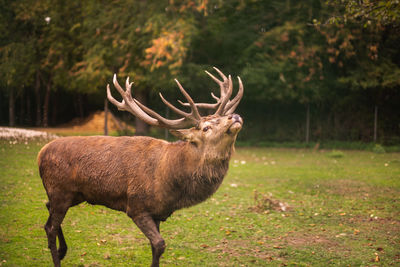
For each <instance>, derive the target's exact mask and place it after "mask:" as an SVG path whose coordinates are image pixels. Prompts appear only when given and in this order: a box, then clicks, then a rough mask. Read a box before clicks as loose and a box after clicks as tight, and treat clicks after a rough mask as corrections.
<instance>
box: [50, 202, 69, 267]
mask: <svg viewBox="0 0 400 267" xmlns="http://www.w3.org/2000/svg"><path fill="white" fill-rule="evenodd" d="M49 200H50V201H49V202H48V203H47V204H46V207H47V208H48V210H49V218H48V219H47V222H46V224H45V226H44V230H45V231H46V234H47V240H48V247H49V249H50V252H51V256H52V258H53V263H54V266H55V267H59V266H60V261H61V260H62V259H63V258H64V256H65V254H66V253H67V243H66V242H65V238H64V234H63V232H62V229H61V223H62V221H63V220H64V217H65V215H66V214H67V211H68V208H69V207H70V203H71V201H66V200H65V199H62V200H61V199H59V198H50V197H49ZM57 236H58V241H59V244H60V247H59V249H58V250H57Z"/></svg>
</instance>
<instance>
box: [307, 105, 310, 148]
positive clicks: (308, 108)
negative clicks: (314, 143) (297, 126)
mask: <svg viewBox="0 0 400 267" xmlns="http://www.w3.org/2000/svg"><path fill="white" fill-rule="evenodd" d="M309 141H310V103H307V113H306V143H307V144H308V142H309Z"/></svg>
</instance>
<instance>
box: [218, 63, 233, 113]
mask: <svg viewBox="0 0 400 267" xmlns="http://www.w3.org/2000/svg"><path fill="white" fill-rule="evenodd" d="M215 69H217V68H215ZM224 78H226V77H225V75H224ZM220 87H221V92H222V91H223V90H224V89H223V88H222V87H225V94H224V95H222V94H221V97H220V102H221V104H220V105H219V107H218V109H217V111H216V112H215V114H216V115H222V114H223V113H224V109H225V106H226V104H227V103H228V101H229V98H230V97H231V95H232V78H231V75H229V76H228V79H227V81H226V80H224V82H223V83H220ZM226 87H227V88H226Z"/></svg>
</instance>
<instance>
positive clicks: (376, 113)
mask: <svg viewBox="0 0 400 267" xmlns="http://www.w3.org/2000/svg"><path fill="white" fill-rule="evenodd" d="M377 137H378V106H375V116H374V143H376V139H377Z"/></svg>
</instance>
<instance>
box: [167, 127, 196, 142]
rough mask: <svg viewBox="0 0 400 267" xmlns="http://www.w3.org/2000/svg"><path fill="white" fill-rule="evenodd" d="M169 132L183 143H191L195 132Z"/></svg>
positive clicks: (189, 130)
mask: <svg viewBox="0 0 400 267" xmlns="http://www.w3.org/2000/svg"><path fill="white" fill-rule="evenodd" d="M169 132H170V133H171V134H172V135H174V136H176V137H178V138H179V139H180V140H183V141H189V142H190V141H192V139H193V132H192V131H191V129H182V130H169Z"/></svg>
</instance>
